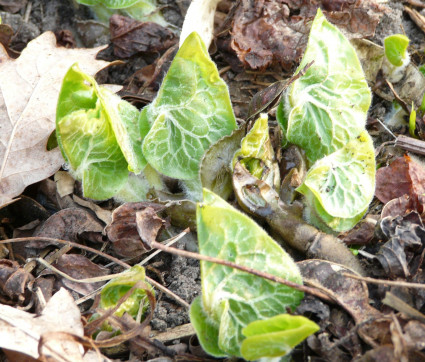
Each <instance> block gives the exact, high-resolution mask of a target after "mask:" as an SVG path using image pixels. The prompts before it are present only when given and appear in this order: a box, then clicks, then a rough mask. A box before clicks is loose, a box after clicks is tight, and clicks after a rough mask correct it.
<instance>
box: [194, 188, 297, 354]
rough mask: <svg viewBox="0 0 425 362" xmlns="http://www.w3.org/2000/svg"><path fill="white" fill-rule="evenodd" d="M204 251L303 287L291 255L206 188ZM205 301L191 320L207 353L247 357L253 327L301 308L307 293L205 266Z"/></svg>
mask: <svg viewBox="0 0 425 362" xmlns="http://www.w3.org/2000/svg"><path fill="white" fill-rule="evenodd" d="M197 226H198V240H199V250H200V252H201V253H202V254H204V255H208V256H214V257H219V258H221V259H225V260H229V261H232V262H235V263H237V264H239V265H244V266H247V267H251V268H254V269H259V270H262V271H265V272H268V273H270V274H273V275H276V276H280V277H282V278H284V279H286V280H290V281H293V282H296V283H302V279H301V275H300V273H299V271H298V269H297V267H296V265H295V263H294V262H293V260H292V259H291V258H290V257H289V255H288V254H287V253H286V252H285V251H284V250H283V249H282V248H281V247H280V246H279V245H278V244H277V243H276V242H275V241H274V240H273V239H271V238H270V237H269V236H268V235H267V233H266V232H265V231H264V230H263V229H261V228H260V227H259V226H258V225H257V224H256V223H255V222H254V221H253V220H252V219H250V218H249V217H248V216H246V215H245V214H242V213H241V212H239V211H237V210H236V209H234V208H233V207H231V206H230V205H229V204H228V203H226V202H225V201H224V200H222V199H221V198H219V197H218V196H217V195H215V194H214V193H212V192H210V191H208V190H206V189H204V202H203V203H201V204H198V207H197ZM201 279H202V299H201V297H198V298H196V299H195V301H194V302H193V304H192V306H191V310H190V319H191V322H192V324H193V326H194V328H195V330H196V333H197V335H198V339H199V341H200V343H201V345H202V347H203V348H204V350H205V351H206V352H208V353H209V354H211V355H213V356H216V357H219V356H227V355H234V356H239V357H241V356H242V353H241V349H240V348H241V343H242V342H243V340H244V339H245V337H244V335H243V333H242V330H243V328H245V327H246V326H248V325H249V324H250V323H251V322H254V321H258V320H263V319H268V318H271V317H274V316H276V315H279V314H282V313H286V312H287V309H288V308H289V309H293V308H295V307H296V306H297V305H298V304H299V302H300V300H301V299H302V297H303V293H301V292H299V291H297V290H294V289H292V288H289V287H287V286H284V285H282V284H277V283H274V282H271V281H269V280H266V279H263V278H260V277H257V276H253V275H251V274H248V273H245V272H242V271H239V270H236V269H232V268H229V267H226V266H223V265H219V264H213V263H209V262H204V261H201Z"/></svg>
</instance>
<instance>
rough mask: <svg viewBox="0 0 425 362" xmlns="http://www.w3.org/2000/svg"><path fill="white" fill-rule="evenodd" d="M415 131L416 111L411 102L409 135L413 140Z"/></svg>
mask: <svg viewBox="0 0 425 362" xmlns="http://www.w3.org/2000/svg"><path fill="white" fill-rule="evenodd" d="M415 130H416V111H415V103H413V102H412V110H411V112H410V115H409V134H410V136H412V137H413V138H416V135H415Z"/></svg>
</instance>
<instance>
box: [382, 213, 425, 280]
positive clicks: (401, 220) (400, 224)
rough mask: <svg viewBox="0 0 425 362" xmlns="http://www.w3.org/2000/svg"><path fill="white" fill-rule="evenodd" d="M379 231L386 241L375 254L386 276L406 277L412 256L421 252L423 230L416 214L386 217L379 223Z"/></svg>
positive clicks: (424, 230) (424, 233) (424, 234)
mask: <svg viewBox="0 0 425 362" xmlns="http://www.w3.org/2000/svg"><path fill="white" fill-rule="evenodd" d="M379 226H380V231H381V232H382V234H383V235H384V237H385V238H386V239H388V241H387V242H386V243H385V244H384V245H382V246H381V248H380V249H379V251H378V253H377V254H376V257H377V259H378V260H379V262H380V263H381V265H382V267H383V268H384V270H385V272H386V273H387V275H388V276H390V277H392V278H395V277H405V278H406V277H408V276H409V275H410V274H411V273H410V270H409V264H410V262H411V260H412V257H413V255H414V254H420V253H421V252H422V250H423V247H424V246H423V243H422V240H424V238H425V228H424V226H423V224H422V220H421V218H420V216H419V214H418V213H416V212H411V213H409V214H407V215H404V216H396V217H391V216H387V217H386V218H384V219H382V220H381V222H380V225H379Z"/></svg>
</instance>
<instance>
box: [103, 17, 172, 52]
mask: <svg viewBox="0 0 425 362" xmlns="http://www.w3.org/2000/svg"><path fill="white" fill-rule="evenodd" d="M109 28H110V31H111V41H112V44H114V54H115V55H116V56H117V57H119V58H129V57H131V56H132V55H135V54H137V53H139V52H143V53H146V52H149V53H161V52H163V51H164V50H167V49H168V48H170V47H171V46H173V45H174V44H175V43H176V42H177V38H176V37H175V35H174V33H173V32H171V31H170V30H168V29H167V28H165V27H163V26H161V25H159V24H156V23H152V22H146V21H144V22H142V21H138V20H135V19H132V18H129V17H126V16H122V15H118V14H114V15H112V16H111V18H110V19H109Z"/></svg>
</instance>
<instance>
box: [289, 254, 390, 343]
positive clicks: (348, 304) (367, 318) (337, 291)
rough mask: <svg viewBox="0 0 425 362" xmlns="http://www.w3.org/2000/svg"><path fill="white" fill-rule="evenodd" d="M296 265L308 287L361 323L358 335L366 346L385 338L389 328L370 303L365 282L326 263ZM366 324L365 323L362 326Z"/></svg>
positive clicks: (305, 262) (306, 262)
mask: <svg viewBox="0 0 425 362" xmlns="http://www.w3.org/2000/svg"><path fill="white" fill-rule="evenodd" d="M297 265H298V267H299V268H300V270H301V274H302V276H303V280H304V282H305V283H306V284H307V285H310V286H314V287H315V288H318V289H320V290H322V291H323V292H324V293H326V294H328V295H329V296H331V297H332V298H333V299H334V300H335V301H336V302H337V303H338V304H339V305H340V306H341V307H342V308H344V309H345V310H346V311H347V312H348V313H349V314H350V315H351V316H352V317H353V319H354V321H355V322H356V324H358V325H359V324H360V326H359V334H360V336H361V337H362V339H363V340H364V341H365V342H366V343H368V344H371V345H374V342H373V341H374V340H380V339H381V340H383V338H384V337H386V335H387V333H388V331H387V328H388V325H387V324H386V322H384V321H383V319H385V318H384V315H383V314H381V313H380V312H379V311H378V310H377V309H375V308H373V307H372V306H371V305H370V304H369V292H368V289H367V285H366V283H364V282H362V281H359V280H355V279H351V278H348V277H346V276H344V275H343V273H348V274H354V273H353V271H351V270H349V269H346V268H345V267H343V266H342V265H338V264H334V263H331V262H328V261H325V260H304V261H301V262H299V263H297ZM363 322H366V323H365V324H364V325H362V323H363ZM381 322H383V323H384V324H383V325H384V326H387V327H386V328H385V327H383V325H382V324H381Z"/></svg>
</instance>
